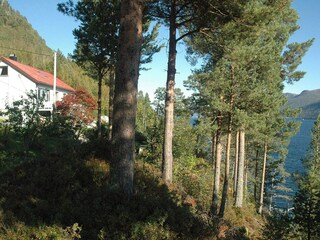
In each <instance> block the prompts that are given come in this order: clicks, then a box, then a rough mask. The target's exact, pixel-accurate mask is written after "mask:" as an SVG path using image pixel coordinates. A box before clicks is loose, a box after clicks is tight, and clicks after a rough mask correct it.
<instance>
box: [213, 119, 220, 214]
mask: <svg viewBox="0 0 320 240" xmlns="http://www.w3.org/2000/svg"><path fill="white" fill-rule="evenodd" d="M215 149H216V153H215V164H214V182H213V195H212V204H211V214H212V215H213V216H216V215H217V214H218V205H219V191H220V174H221V159H222V143H221V115H220V116H219V117H218V130H217V131H216V147H215Z"/></svg>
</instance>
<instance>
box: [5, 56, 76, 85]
mask: <svg viewBox="0 0 320 240" xmlns="http://www.w3.org/2000/svg"><path fill="white" fill-rule="evenodd" d="M0 60H1V61H3V62H4V63H6V64H8V65H9V66H10V67H12V68H14V69H15V70H16V71H18V72H20V73H21V74H23V75H24V76H25V77H27V78H29V79H30V80H32V81H33V82H35V83H36V84H43V85H47V86H50V87H53V74H51V73H48V72H45V71H42V70H40V69H37V68H34V67H31V66H28V65H25V64H22V63H19V62H17V61H15V60H12V59H9V58H5V57H1V56H0ZM56 80H57V85H56V87H57V88H60V89H63V90H67V91H74V89H73V88H72V87H70V86H69V85H68V84H66V83H65V82H63V81H62V80H61V79H59V78H56Z"/></svg>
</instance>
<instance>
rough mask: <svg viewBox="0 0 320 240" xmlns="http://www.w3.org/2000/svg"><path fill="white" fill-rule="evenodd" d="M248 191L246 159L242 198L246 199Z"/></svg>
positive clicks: (246, 160)
mask: <svg viewBox="0 0 320 240" xmlns="http://www.w3.org/2000/svg"><path fill="white" fill-rule="evenodd" d="M247 193H248V159H246V158H245V161H244V181H243V199H244V201H246V199H247Z"/></svg>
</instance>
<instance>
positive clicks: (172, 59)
mask: <svg viewBox="0 0 320 240" xmlns="http://www.w3.org/2000/svg"><path fill="white" fill-rule="evenodd" d="M169 21H170V28H169V57H168V72H167V84H166V102H165V126H164V138H163V155H162V178H163V180H164V182H165V183H166V184H171V183H172V165H173V155H172V144H173V124H174V85H175V74H176V54H177V53H176V45H177V41H176V0H172V1H171V12H170V20H169Z"/></svg>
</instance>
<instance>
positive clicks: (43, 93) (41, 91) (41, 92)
mask: <svg viewBox="0 0 320 240" xmlns="http://www.w3.org/2000/svg"><path fill="white" fill-rule="evenodd" d="M41 97H43V100H44V101H45V102H50V90H49V89H47V88H44V87H38V98H39V99H40V98H41Z"/></svg>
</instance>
